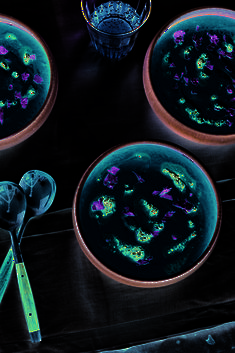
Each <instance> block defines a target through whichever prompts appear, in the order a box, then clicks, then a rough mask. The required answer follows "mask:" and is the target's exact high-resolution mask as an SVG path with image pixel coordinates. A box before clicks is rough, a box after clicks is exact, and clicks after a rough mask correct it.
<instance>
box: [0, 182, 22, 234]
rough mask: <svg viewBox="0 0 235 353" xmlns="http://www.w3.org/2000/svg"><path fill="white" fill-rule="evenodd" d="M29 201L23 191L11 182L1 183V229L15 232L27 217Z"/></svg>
mask: <svg viewBox="0 0 235 353" xmlns="http://www.w3.org/2000/svg"><path fill="white" fill-rule="evenodd" d="M26 207H27V201H26V197H25V194H24V191H23V189H22V188H21V187H20V186H19V185H17V184H15V183H12V182H10V181H2V182H0V228H2V229H5V230H8V231H11V232H12V231H13V230H15V229H16V228H18V227H19V226H20V225H21V224H22V222H23V220H24V216H25V212H26Z"/></svg>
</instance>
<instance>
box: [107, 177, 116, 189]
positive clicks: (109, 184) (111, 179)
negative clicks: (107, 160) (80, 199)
mask: <svg viewBox="0 0 235 353" xmlns="http://www.w3.org/2000/svg"><path fill="white" fill-rule="evenodd" d="M117 182H118V177H116V176H114V175H113V174H107V176H106V178H105V179H104V185H105V186H107V187H108V188H109V189H113V188H114V186H115V185H116V184H117Z"/></svg>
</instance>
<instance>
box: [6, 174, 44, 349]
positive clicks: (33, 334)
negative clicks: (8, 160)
mask: <svg viewBox="0 0 235 353" xmlns="http://www.w3.org/2000/svg"><path fill="white" fill-rule="evenodd" d="M26 208H27V201H26V196H25V194H24V191H23V189H22V188H21V187H20V186H19V185H17V184H15V183H12V182H9V181H3V182H0V228H2V229H5V230H7V231H8V232H9V234H10V236H11V246H12V252H13V256H14V262H15V268H16V274H17V280H18V286H19V291H20V296H21V301H22V306H23V310H24V315H25V319H26V323H27V326H28V331H29V335H30V339H31V341H32V342H39V341H41V333H40V328H39V323H38V317H37V311H36V306H35V303H34V298H33V293H32V290H31V286H30V283H29V278H28V275H27V271H26V268H25V265H24V260H23V256H22V253H21V249H20V245H19V244H18V239H17V232H18V229H19V228H20V227H21V225H22V223H23V221H24V216H25V213H26Z"/></svg>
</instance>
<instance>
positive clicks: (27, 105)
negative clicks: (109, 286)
mask: <svg viewBox="0 0 235 353" xmlns="http://www.w3.org/2000/svg"><path fill="white" fill-rule="evenodd" d="M50 76H51V72H50V64H49V60H48V57H47V54H46V52H45V50H44V48H43V46H42V45H41V44H40V43H39V41H38V40H37V39H36V38H35V37H34V36H33V35H32V34H30V33H29V32H28V31H27V30H25V29H24V28H23V27H21V26H18V25H15V24H14V22H12V24H10V23H4V22H0V80H1V85H0V138H5V137H7V136H9V135H12V134H14V133H16V132H18V131H20V130H22V129H23V128H25V127H26V126H27V125H28V124H30V122H31V121H32V120H34V118H35V117H36V116H37V115H38V113H39V111H40V110H41V108H42V106H43V105H44V102H45V100H46V97H47V94H48V91H49V87H50Z"/></svg>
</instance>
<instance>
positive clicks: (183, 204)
mask: <svg viewBox="0 0 235 353" xmlns="http://www.w3.org/2000/svg"><path fill="white" fill-rule="evenodd" d="M173 206H175V207H177V208H180V209H182V210H183V211H185V212H186V213H189V212H191V211H192V209H193V208H194V206H193V205H192V204H191V203H190V202H189V201H188V200H187V199H185V200H178V201H177V202H175V203H174V204H173Z"/></svg>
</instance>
